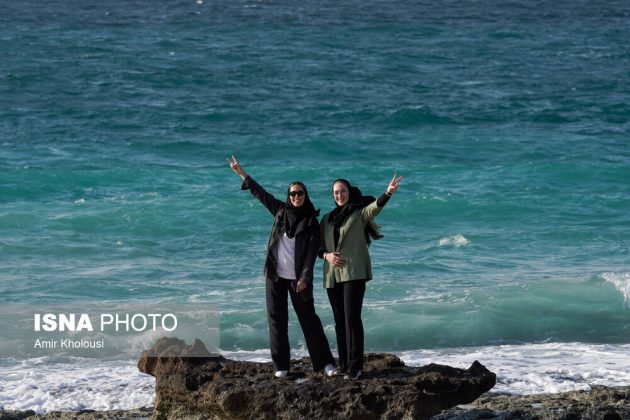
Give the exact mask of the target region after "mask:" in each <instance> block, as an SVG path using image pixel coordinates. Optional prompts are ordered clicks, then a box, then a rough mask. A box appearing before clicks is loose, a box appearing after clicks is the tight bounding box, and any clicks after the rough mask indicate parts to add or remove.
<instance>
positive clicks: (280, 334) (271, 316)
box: [266, 278, 335, 371]
mask: <svg viewBox="0 0 630 420" xmlns="http://www.w3.org/2000/svg"><path fill="white" fill-rule="evenodd" d="M309 287H311V288H312V287H313V286H312V285H309ZM305 292H311V293H309V294H308V295H309V296H310V297H311V298H310V299H308V300H306V301H305V300H304V299H303V298H302V294H301V293H296V292H295V291H294V290H293V288H292V287H291V280H287V279H283V278H280V279H278V281H273V280H270V279H266V295H267V318H268V320H269V345H270V347H271V360H272V361H273V365H274V367H275V369H276V370H289V367H290V364H291V355H290V350H289V310H288V304H287V294H288V295H289V296H291V303H292V304H293V309H295V313H296V315H297V317H298V321H299V322H300V326H301V327H302V332H303V333H304V339H305V340H306V347H307V348H308V354H309V356H311V362H312V363H313V370H315V371H319V370H322V369H324V366H326V365H327V364H328V363H330V364H332V365H334V364H335V359H334V358H333V355H332V353H331V352H330V345H329V344H328V339H327V338H326V334H324V328H323V327H322V322H321V320H320V319H319V317H318V316H317V314H316V313H315V304H314V301H313V299H312V290H309V291H305ZM303 293H304V292H303Z"/></svg>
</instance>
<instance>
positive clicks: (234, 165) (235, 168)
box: [227, 155, 247, 179]
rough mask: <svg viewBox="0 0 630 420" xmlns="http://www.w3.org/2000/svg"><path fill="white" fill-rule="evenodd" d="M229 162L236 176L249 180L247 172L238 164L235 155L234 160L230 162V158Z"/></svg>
mask: <svg viewBox="0 0 630 420" xmlns="http://www.w3.org/2000/svg"><path fill="white" fill-rule="evenodd" d="M227 161H228V163H229V164H230V168H232V170H233V171H234V172H236V174H237V175H238V176H240V177H241V178H242V179H245V178H247V174H246V173H245V171H244V170H243V168H242V167H241V165H240V164H239V163H238V161H237V160H236V157H234V155H232V160H230V158H228V160H227Z"/></svg>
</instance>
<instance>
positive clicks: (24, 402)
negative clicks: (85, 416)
mask: <svg viewBox="0 0 630 420" xmlns="http://www.w3.org/2000/svg"><path fill="white" fill-rule="evenodd" d="M154 391H155V379H154V378H153V377H151V376H149V375H145V374H142V373H140V372H139V371H138V368H137V366H136V361H128V362H121V361H115V362H114V361H103V360H86V359H75V360H71V361H65V362H55V361H52V360H50V359H47V358H37V359H29V360H21V361H7V360H6V359H3V360H2V363H1V364H0V408H1V409H5V410H34V411H35V412H37V413H43V412H48V411H54V410H63V411H78V410H84V409H92V410H116V409H132V408H138V407H148V406H151V405H152V404H153V397H154Z"/></svg>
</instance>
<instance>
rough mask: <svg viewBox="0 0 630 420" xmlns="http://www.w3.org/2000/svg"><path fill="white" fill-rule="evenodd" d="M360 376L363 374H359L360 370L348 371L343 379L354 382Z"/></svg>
mask: <svg viewBox="0 0 630 420" xmlns="http://www.w3.org/2000/svg"><path fill="white" fill-rule="evenodd" d="M362 375H363V372H361V371H360V370H355V371H350V372H348V373H346V374H345V375H344V377H343V379H347V380H349V381H356V380H357V379H359V378H360V377H361V376H362Z"/></svg>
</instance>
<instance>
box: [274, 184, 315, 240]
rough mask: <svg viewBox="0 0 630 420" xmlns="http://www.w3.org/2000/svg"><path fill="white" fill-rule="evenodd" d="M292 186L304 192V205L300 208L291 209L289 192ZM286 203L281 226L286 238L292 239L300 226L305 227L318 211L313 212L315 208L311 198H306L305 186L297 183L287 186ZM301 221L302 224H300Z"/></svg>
mask: <svg viewBox="0 0 630 420" xmlns="http://www.w3.org/2000/svg"><path fill="white" fill-rule="evenodd" d="M294 185H299V186H300V187H302V189H303V190H304V204H302V205H301V206H300V207H293V204H291V197H290V196H289V192H290V191H291V187H292V186H294ZM286 203H287V206H286V209H285V211H284V219H283V226H284V231H285V232H286V234H287V236H288V237H289V238H293V237H294V236H295V234H296V233H297V232H298V228H299V227H300V226H305V225H307V224H308V222H309V219H310V218H311V217H317V216H319V210H315V206H313V203H312V202H311V198H310V197H309V196H308V190H307V189H306V185H304V184H302V183H301V182H299V181H296V182H292V183H291V184H289V187H288V188H287V201H286ZM303 221H304V223H302V222H303Z"/></svg>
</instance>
